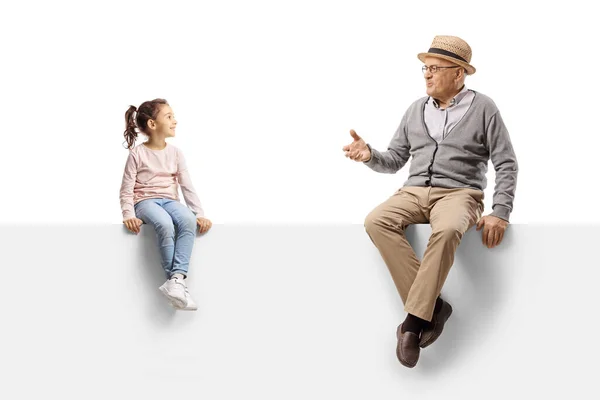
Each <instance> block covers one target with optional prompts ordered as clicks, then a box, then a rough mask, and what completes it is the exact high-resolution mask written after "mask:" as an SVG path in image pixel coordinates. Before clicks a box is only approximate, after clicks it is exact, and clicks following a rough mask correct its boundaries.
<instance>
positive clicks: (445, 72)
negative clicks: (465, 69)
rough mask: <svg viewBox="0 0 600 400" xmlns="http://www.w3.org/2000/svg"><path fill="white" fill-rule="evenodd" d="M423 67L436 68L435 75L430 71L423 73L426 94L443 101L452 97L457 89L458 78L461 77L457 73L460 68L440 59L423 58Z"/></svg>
mask: <svg viewBox="0 0 600 400" xmlns="http://www.w3.org/2000/svg"><path fill="white" fill-rule="evenodd" d="M425 65H426V66H427V67H431V66H434V65H435V66H437V67H438V69H437V71H436V72H435V73H432V72H431V71H430V70H427V71H425V74H424V77H425V87H426V91H427V94H428V95H429V96H431V97H433V98H434V99H445V98H446V97H449V96H452V95H453V94H454V92H455V91H456V90H457V89H458V88H457V85H458V81H459V78H458V76H462V74H461V73H460V72H459V71H460V70H461V69H462V67H457V65H456V64H453V63H451V62H450V61H447V60H444V59H442V58H436V57H425ZM439 67H457V68H439Z"/></svg>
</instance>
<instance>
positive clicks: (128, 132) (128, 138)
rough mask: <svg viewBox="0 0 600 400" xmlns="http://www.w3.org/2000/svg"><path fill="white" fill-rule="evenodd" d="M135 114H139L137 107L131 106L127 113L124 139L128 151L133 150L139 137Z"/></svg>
mask: <svg viewBox="0 0 600 400" xmlns="http://www.w3.org/2000/svg"><path fill="white" fill-rule="evenodd" d="M134 112H137V109H136V108H135V106H129V108H128V109H127V111H126V112H125V132H123V137H125V142H127V149H129V150H131V148H132V147H133V145H134V144H135V140H136V139H137V135H138V134H137V131H136V124H135V119H134V118H133V113H134ZM123 144H125V143H123Z"/></svg>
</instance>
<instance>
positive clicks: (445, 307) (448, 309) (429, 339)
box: [419, 299, 452, 349]
mask: <svg viewBox="0 0 600 400" xmlns="http://www.w3.org/2000/svg"><path fill="white" fill-rule="evenodd" d="M451 314H452V306H451V305H450V303H448V302H446V301H444V299H442V308H440V311H439V312H437V313H435V314H433V318H432V319H431V325H430V326H429V327H428V328H425V329H423V332H422V333H421V341H420V342H419V346H420V347H421V348H423V349H424V348H425V347H427V346H429V345H430V344H432V343H433V342H435V341H436V339H437V338H439V337H440V335H441V334H442V331H443V330H444V324H446V321H448V318H450V315H451Z"/></svg>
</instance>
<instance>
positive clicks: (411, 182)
mask: <svg viewBox="0 0 600 400" xmlns="http://www.w3.org/2000/svg"><path fill="white" fill-rule="evenodd" d="M427 99H428V97H423V98H421V99H419V100H417V101H415V102H414V103H413V104H412V105H411V106H410V107H409V108H408V110H407V111H406V113H405V114H404V117H403V118H402V122H400V126H399V127H398V129H397V130H396V133H395V134H394V136H393V138H392V140H391V142H390V145H389V146H388V150H387V151H384V152H380V151H377V150H375V149H373V148H371V146H370V145H367V146H369V149H370V150H371V158H370V159H369V161H366V162H365V165H367V166H368V167H370V168H371V169H373V170H374V171H377V172H383V173H391V174H393V173H396V172H398V170H400V168H402V167H403V166H404V165H405V164H406V162H407V161H408V159H409V157H410V156H412V161H411V163H410V169H409V177H408V180H407V181H406V182H405V183H404V186H434V187H443V188H461V187H464V188H472V189H478V190H481V191H483V190H484V189H485V188H486V186H487V179H486V177H485V174H486V172H487V166H488V160H490V158H491V160H492V163H493V165H494V168H495V170H496V186H495V189H494V198H493V205H492V209H493V212H492V215H495V216H497V217H499V218H502V219H504V220H506V221H508V220H509V217H510V213H511V211H512V208H513V200H514V197H515V189H516V186H517V173H518V165H517V158H516V156H515V152H514V150H513V147H512V144H511V141H510V136H509V135H508V131H507V130H506V127H505V126H504V122H503V121H502V118H501V116H500V112H499V111H498V108H497V107H496V105H495V104H494V102H493V101H492V99H490V98H489V97H487V96H485V95H483V94H481V93H478V92H475V98H474V99H473V103H472V104H471V107H470V108H469V109H468V110H467V112H466V114H465V116H464V117H463V118H462V120H461V121H460V122H459V123H458V124H457V125H456V126H455V127H454V128H453V129H452V130H451V131H450V132H449V133H448V135H447V136H446V138H444V140H442V141H441V142H440V143H439V144H438V143H437V142H436V141H435V140H434V139H433V138H431V136H429V132H428V131H427V128H426V126H425V121H424V118H423V109H424V107H425V102H426V101H427Z"/></svg>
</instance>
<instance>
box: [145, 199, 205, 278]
mask: <svg viewBox="0 0 600 400" xmlns="http://www.w3.org/2000/svg"><path fill="white" fill-rule="evenodd" d="M135 215H136V216H137V217H138V218H139V219H141V220H142V221H144V223H145V224H148V225H152V226H153V227H154V230H155V231H156V237H157V239H158V248H159V251H160V258H161V264H162V267H163V269H164V270H165V274H166V276H167V279H168V278H170V277H171V276H172V275H173V274H176V273H179V274H183V275H184V276H187V272H188V267H189V265H190V256H191V255H192V248H193V247H194V240H195V239H196V229H197V227H196V226H197V225H196V216H195V215H194V213H193V212H192V210H190V209H189V208H187V207H186V206H185V205H183V204H181V203H180V202H178V201H176V200H170V199H148V200H142V201H140V202H139V203H137V204H136V205H135Z"/></svg>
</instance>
